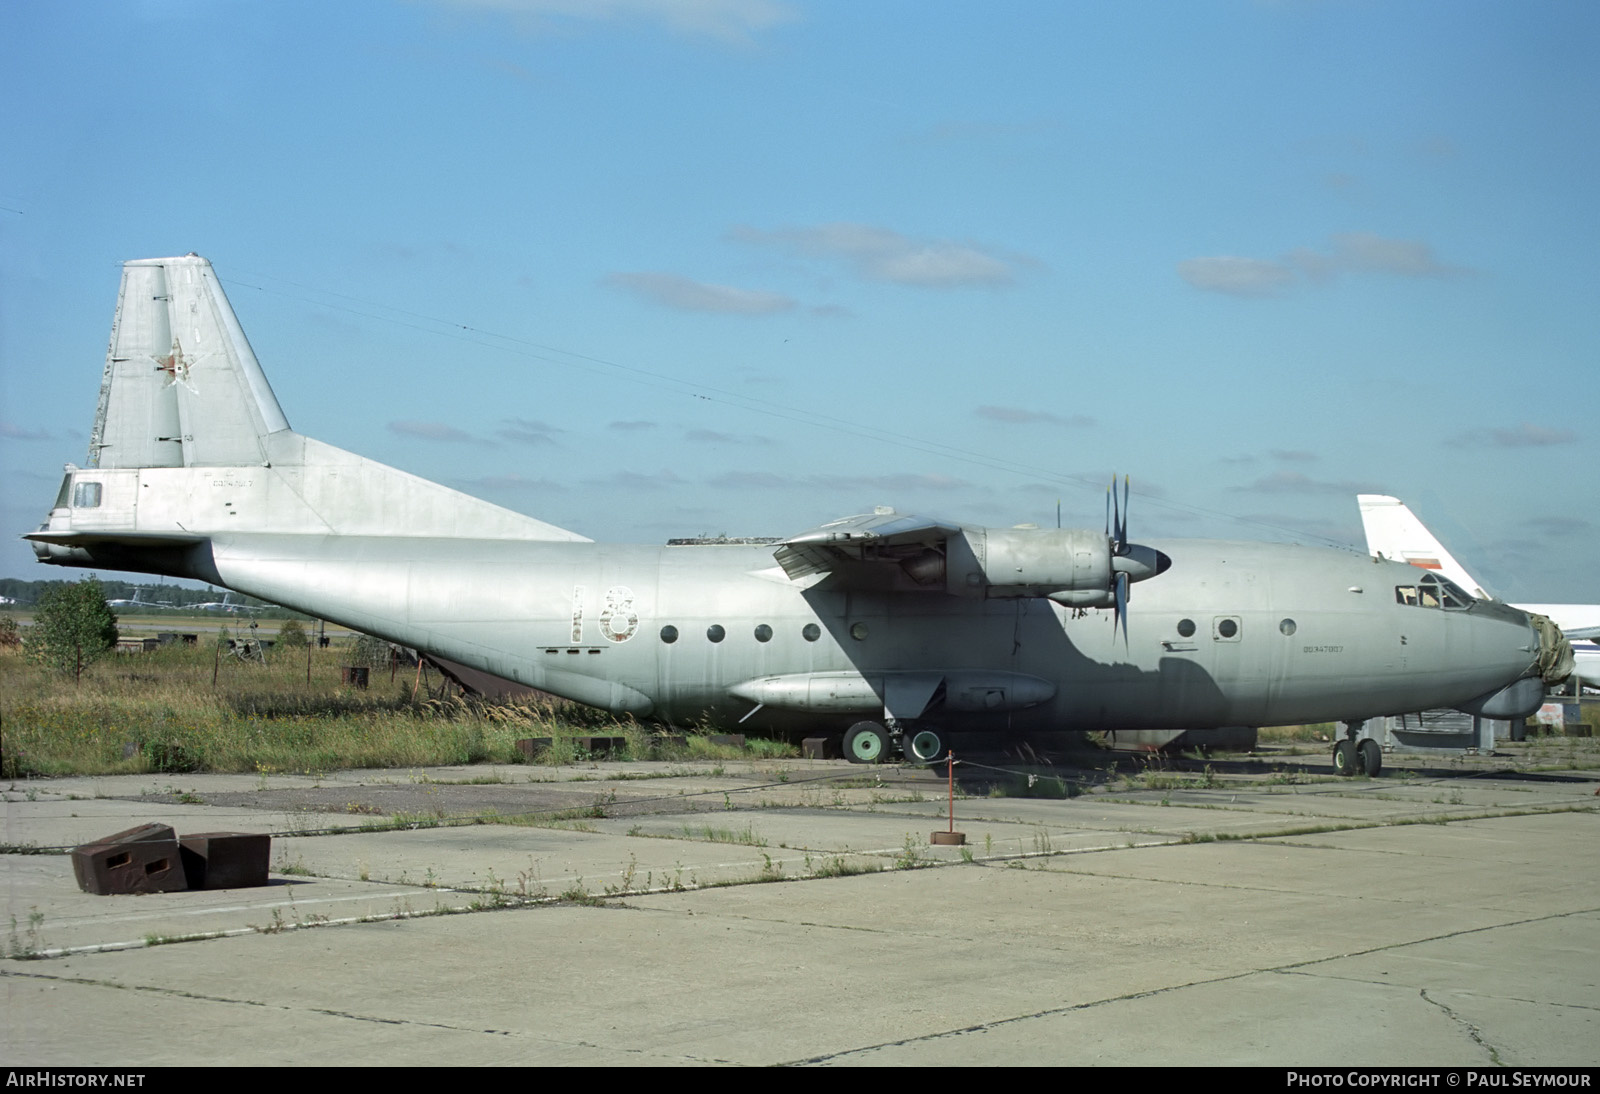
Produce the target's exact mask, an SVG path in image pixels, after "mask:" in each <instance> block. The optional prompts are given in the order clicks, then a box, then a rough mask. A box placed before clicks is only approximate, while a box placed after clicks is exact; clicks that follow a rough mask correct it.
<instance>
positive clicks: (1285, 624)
mask: <svg viewBox="0 0 1600 1094" xmlns="http://www.w3.org/2000/svg"><path fill="white" fill-rule="evenodd" d="M1298 629H1299V628H1297V627H1296V626H1295V622H1294V620H1292V619H1283V620H1280V621H1279V622H1278V630H1279V631H1281V632H1282V633H1283V635H1284V636H1285V637H1287V636H1289V635H1291V634H1293V633H1294V632H1295V631H1296V630H1298ZM1194 631H1195V626H1194V620H1192V619H1180V620H1178V635H1179V636H1180V637H1182V638H1193V637H1194ZM1238 635H1239V621H1238V620H1237V619H1235V618H1234V617H1233V616H1231V615H1230V616H1223V617H1222V618H1221V619H1219V620H1217V636H1218V637H1220V638H1237V637H1238Z"/></svg>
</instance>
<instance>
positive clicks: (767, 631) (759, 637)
mask: <svg viewBox="0 0 1600 1094" xmlns="http://www.w3.org/2000/svg"><path fill="white" fill-rule="evenodd" d="M756 641H757V642H771V641H772V628H771V627H769V626H767V625H766V624H765V623H758V624H756Z"/></svg>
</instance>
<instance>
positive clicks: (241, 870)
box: [178, 832, 272, 889]
mask: <svg viewBox="0 0 1600 1094" xmlns="http://www.w3.org/2000/svg"><path fill="white" fill-rule="evenodd" d="M178 846H179V854H180V856H181V858H182V860H183V872H184V876H185V877H187V878H188V879H189V888H191V889H246V888H249V887H250V886H253V885H265V884H266V883H267V862H268V860H269V859H270V858H271V857H272V837H271V836H268V835H265V834H259V833H255V832H201V833H198V834H196V835H193V836H184V837H183V838H182V839H180V840H179V841H178Z"/></svg>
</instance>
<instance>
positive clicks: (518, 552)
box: [26, 254, 1570, 774]
mask: <svg viewBox="0 0 1600 1094" xmlns="http://www.w3.org/2000/svg"><path fill="white" fill-rule="evenodd" d="M1117 502H1118V504H1117V506H1116V508H1117V514H1116V519H1115V521H1114V522H1113V521H1110V520H1108V522H1107V523H1108V528H1107V530H1106V531H1105V532H1101V531H1096V530H1093V529H1038V528H1031V527H1021V528H983V527H978V526H975V525H969V524H960V523H954V522H947V521H941V520H927V519H923V518H920V517H914V516H908V515H902V514H899V513H896V512H894V511H893V510H890V509H879V510H878V511H876V512H873V513H869V514H864V515H860V516H852V517H845V518H843V519H841V520H836V521H833V522H831V523H829V524H825V525H823V526H821V527H819V528H815V529H812V530H810V531H806V532H802V533H800V534H799V535H795V536H791V537H789V538H788V539H783V540H774V541H766V542H749V541H742V542H727V543H716V542H713V543H703V542H701V543H694V544H679V545H673V544H666V545H651V546H619V545H612V544H600V543H594V542H591V541H589V540H587V539H585V538H584V537H583V536H580V535H578V534H576V533H574V532H569V531H565V530H563V529H561V528H557V527H554V526H553V525H550V524H546V523H544V522H542V521H539V520H535V519H534V518H532V517H528V516H523V515H521V514H518V513H514V512H511V511H510V510H507V509H502V508H500V507H498V506H495V505H491V504H489V503H487V502H484V501H480V500H478V499H476V498H472V497H469V496H467V495H465V494H461V493H458V492H456V491H454V490H450V489H448V488H446V487H444V486H440V485H438V484H436V483H432V482H428V481H426V480H424V479H420V478H417V477H416V476H414V475H409V474H406V473H405V472H402V471H398V470H395V469H394V468H390V467H386V466H384V465H382V464H379V463H375V462H373V461H371V460H367V459H363V458H361V457H360V456H356V455H353V454H351V453H349V452H345V451H342V450H340V449H337V448H334V447H332V446H330V445H327V444H323V443H322V442H320V441H316V440H313V439H312V438H310V437H306V436H302V435H301V434H299V433H296V432H294V431H293V430H291V429H290V428H289V422H288V420H287V419H286V418H285V417H284V414H283V411H282V410H281V409H280V408H279V406H278V400H277V398H276V397H275V396H274V395H273V393H272V388H271V387H270V386H269V385H268V383H267V378H266V376H265V374H264V373H263V372H262V370H261V367H260V365H259V364H258V363H257V361H256V357H255V354H254V352H253V351H252V350H251V348H250V345H249V343H248V342H247V341H246V340H245V336H244V332H243V331H242V330H241V328H240V326H239V323H238V320H237V319H236V318H235V316H234V312H233V309H232V308H231V307H230V306H229V304H228V301H227V298H226V296H225V295H224V294H223V291H222V286H221V285H220V283H219V282H218V280H217V277H216V275H215V273H214V272H213V271H212V268H211V265H210V263H208V262H207V261H206V260H205V259H203V258H200V257H198V256H196V255H192V254H191V255H187V256H185V257H182V258H157V259H146V260H141V261H134V262H128V263H126V264H125V265H124V267H123V274H122V286H121V292H120V295H119V297H118V301H117V310H116V316H115V319H114V321H113V325H112V333H111V344H110V347H109V349H108V350H107V354H106V362H105V369H104V373H103V376H102V380H101V385H100V399H99V406H98V409H97V411H96V416H95V421H94V427H93V431H92V434H91V437H90V449H89V459H88V466H87V467H81V468H80V467H74V466H70V465H69V466H68V468H67V472H66V477H65V478H64V479H63V481H62V483H61V490H60V493H59V494H58V495H57V497H56V501H55V505H54V507H53V508H52V509H51V510H50V514H49V517H48V519H46V521H45V522H44V524H43V525H42V526H41V527H40V528H39V530H38V531H36V532H33V533H31V534H30V535H28V536H27V537H26V538H28V539H29V540H31V541H32V543H33V547H34V550H35V552H36V553H37V555H38V557H39V559H40V560H41V561H43V562H47V563H53V564H57V565H64V566H81V567H97V568H102V569H111V570H132V571H139V572H144V573H154V574H166V575H171V576H175V577H186V578H193V579H196V580H200V581H206V582H210V583H212V584H214V585H219V586H222V587H224V588H227V589H232V590H234V591H236V592H239V593H243V594H247V595H249V596H253V597H258V598H260V599H262V600H267V601H271V602H274V603H277V604H282V605H285V606H287V607H290V608H294V609H296V610H298V611H302V612H305V613H307V614H309V615H313V616H317V617H319V618H323V619H327V620H330V621H333V622H336V623H340V624H343V625H345V626H348V627H351V628H354V629H357V630H360V631H365V632H367V633H369V634H374V635H378V636H380V637H383V638H386V639H388V640H390V641H393V642H396V643H400V644H403V645H406V646H410V647H414V648H416V649H419V650H423V651H427V652H430V653H434V654H437V655H438V656H440V657H445V658H449V659H451V660H453V661H457V662H460V663H463V664H465V665H468V666H470V667H473V668H476V669H480V670H482V671H484V672H489V673H493V674H495V675H497V676H501V677H505V678H508V679H511V680H516V681H518V682H520V683H523V684H527V685H529V686H532V687H537V688H542V689H543V690H545V691H548V692H551V693H552V694H555V695H558V696H562V697H564V698H567V699H572V700H575V701H577V702H580V703H587V704H591V705H593V706H597V707H602V708H605V709H606V710H609V711H611V712H613V713H615V714H617V715H621V716H630V715H631V716H634V717H637V718H640V719H644V720H648V721H653V722H657V723H665V724H669V725H690V724H695V725H734V724H738V725H742V726H744V727H745V728H748V729H756V730H760V731H765V732H769V733H774V734H785V735H790V736H799V735H823V734H828V733H842V734H843V745H844V751H845V754H846V756H847V757H848V758H850V759H851V760H854V761H857V762H863V763H867V762H875V761H877V760H880V759H884V758H886V757H888V756H890V755H892V753H893V752H894V751H895V749H896V748H901V749H903V750H904V753H905V755H906V756H907V757H908V758H909V759H911V760H914V761H928V760H932V759H933V758H935V757H937V756H940V755H941V754H942V753H943V750H944V747H945V743H946V742H945V737H946V736H947V734H948V733H949V732H951V731H955V730H960V731H963V732H967V731H988V732H991V733H995V734H1005V733H1008V732H1019V731H1035V730H1061V729H1083V730H1130V729H1206V728H1222V727H1237V726H1262V725H1281V724H1289V723H1298V722H1342V723H1344V726H1345V729H1344V732H1343V734H1342V735H1341V737H1340V739H1339V740H1338V742H1337V743H1336V745H1335V751H1334V758H1335V762H1336V765H1337V766H1338V768H1339V770H1341V771H1343V772H1346V773H1352V772H1355V771H1357V770H1366V771H1369V772H1371V773H1374V774H1375V773H1376V772H1377V770H1378V768H1379V766H1380V765H1381V752H1380V750H1379V747H1378V744H1377V742H1376V741H1374V740H1372V738H1371V736H1370V735H1369V734H1368V732H1367V731H1366V729H1365V726H1366V721H1367V719H1371V718H1375V717H1377V716H1380V715H1384V714H1387V713H1390V712H1392V711H1396V710H1419V709H1424V708H1435V707H1457V708H1460V709H1463V710H1467V711H1471V712H1474V713H1479V714H1483V715H1485V716H1489V717H1503V718H1511V717H1522V716H1525V715H1526V714H1528V713H1531V712H1532V711H1533V710H1534V709H1536V708H1537V707H1538V705H1539V702H1540V700H1541V698H1542V695H1543V690H1544V683H1545V679H1543V678H1544V677H1550V678H1556V677H1558V676H1559V675H1564V674H1565V671H1567V670H1566V669H1563V668H1562V666H1563V665H1567V666H1570V652H1569V651H1568V649H1567V647H1566V645H1565V642H1564V640H1563V639H1562V637H1561V635H1560V632H1559V631H1557V630H1556V629H1555V628H1553V627H1550V626H1548V625H1547V624H1545V623H1541V622H1540V620H1538V619H1537V617H1530V616H1529V615H1528V614H1526V613H1524V612H1521V611H1518V610H1516V609H1514V608H1510V607H1507V606H1506V605H1503V604H1498V603H1488V602H1485V601H1481V600H1474V599H1473V598H1471V597H1468V596H1466V595H1465V594H1461V595H1459V596H1455V595H1442V596H1437V597H1434V598H1431V599H1418V598H1413V599H1411V600H1406V599H1404V598H1403V597H1397V594H1396V588H1397V587H1415V586H1417V585H1418V584H1419V582H1420V581H1429V580H1434V581H1440V582H1441V587H1444V588H1446V590H1447V592H1448V582H1443V581H1442V579H1439V578H1437V577H1435V576H1434V575H1427V576H1424V577H1421V578H1419V576H1418V575H1417V571H1416V570H1415V569H1414V568H1413V567H1411V566H1407V565H1405V564H1403V563H1395V562H1388V561H1383V560H1378V559H1371V558H1368V557H1366V556H1365V555H1362V554H1359V553H1356V552H1353V551H1339V550H1330V549H1326V548H1312V547H1305V546H1298V545H1287V544H1267V543H1235V542H1220V541H1203V540H1192V541H1182V540H1173V541H1164V542H1158V543H1150V544H1136V543H1131V542H1129V540H1128V538H1127V533H1126V510H1125V502H1126V486H1124V491H1123V496H1122V497H1120V498H1118V499H1117ZM1135 584H1137V585H1138V590H1137V591H1138V594H1139V595H1138V597H1137V598H1136V599H1137V601H1138V608H1137V610H1136V611H1133V610H1130V607H1129V604H1130V598H1131V592H1132V587H1133V586H1134V585H1135Z"/></svg>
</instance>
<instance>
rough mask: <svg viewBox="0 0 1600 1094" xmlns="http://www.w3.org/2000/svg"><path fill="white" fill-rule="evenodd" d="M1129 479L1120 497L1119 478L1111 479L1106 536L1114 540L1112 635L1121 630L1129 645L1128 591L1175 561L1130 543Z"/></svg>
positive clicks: (1112, 543)
mask: <svg viewBox="0 0 1600 1094" xmlns="http://www.w3.org/2000/svg"><path fill="white" fill-rule="evenodd" d="M1128 491H1129V483H1128V476H1127V475H1124V476H1122V497H1121V498H1118V497H1117V477H1116V476H1115V475H1113V476H1111V485H1110V487H1109V488H1107V490H1106V536H1107V538H1109V539H1110V540H1111V573H1112V578H1111V582H1112V593H1113V594H1114V596H1115V612H1116V614H1115V615H1114V616H1112V620H1111V623H1112V636H1113V637H1115V635H1116V631H1117V629H1118V628H1120V629H1121V631H1122V645H1123V648H1124V649H1126V648H1127V646H1128V600H1129V598H1130V593H1129V590H1130V589H1131V588H1132V586H1133V583H1134V582H1135V581H1142V580H1143V579H1145V578H1147V577H1154V576H1156V575H1157V574H1161V573H1165V572H1166V571H1167V569H1168V568H1169V567H1170V566H1171V565H1172V559H1170V558H1168V557H1167V556H1166V555H1165V554H1164V553H1162V552H1161V551H1158V550H1156V549H1155V548H1154V547H1145V546H1143V545H1142V544H1138V543H1129V542H1128Z"/></svg>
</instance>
